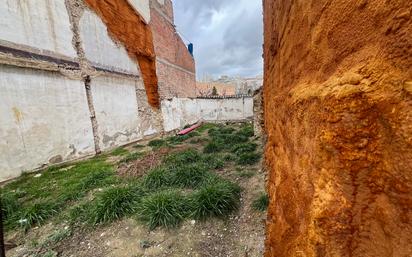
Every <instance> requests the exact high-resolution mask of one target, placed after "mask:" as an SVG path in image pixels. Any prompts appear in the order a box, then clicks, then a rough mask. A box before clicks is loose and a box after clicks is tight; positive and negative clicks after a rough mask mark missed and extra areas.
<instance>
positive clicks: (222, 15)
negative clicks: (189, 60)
mask: <svg viewBox="0 0 412 257" xmlns="http://www.w3.org/2000/svg"><path fill="white" fill-rule="evenodd" d="M174 5H175V22H176V25H177V29H178V31H180V32H181V33H182V34H183V35H184V38H187V40H190V41H191V42H192V43H194V45H195V58H196V65H197V72H198V78H201V77H202V75H203V74H205V73H206V74H210V75H213V76H215V77H218V76H220V75H231V76H236V75H240V76H245V77H246V76H255V75H258V74H261V73H262V67H263V60H262V38H263V29H262V27H263V24H262V23H263V21H262V7H261V1H260V0H197V1H195V0H175V1H174Z"/></svg>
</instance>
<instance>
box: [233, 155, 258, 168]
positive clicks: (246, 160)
mask: <svg viewBox="0 0 412 257" xmlns="http://www.w3.org/2000/svg"><path fill="white" fill-rule="evenodd" d="M260 158H261V156H260V154H258V153H242V154H240V155H239V156H238V160H237V162H236V163H237V164H239V165H253V164H255V163H257V162H258V161H259V160H260Z"/></svg>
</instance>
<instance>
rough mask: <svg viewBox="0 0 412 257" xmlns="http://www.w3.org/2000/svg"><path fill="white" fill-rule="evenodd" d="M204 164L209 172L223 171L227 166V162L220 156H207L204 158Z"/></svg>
mask: <svg viewBox="0 0 412 257" xmlns="http://www.w3.org/2000/svg"><path fill="white" fill-rule="evenodd" d="M202 162H203V163H204V164H205V165H206V166H207V167H208V169H209V170H215V169H221V168H223V167H224V166H225V162H224V161H223V160H222V158H220V156H219V155H218V154H206V155H204V156H203V157H202Z"/></svg>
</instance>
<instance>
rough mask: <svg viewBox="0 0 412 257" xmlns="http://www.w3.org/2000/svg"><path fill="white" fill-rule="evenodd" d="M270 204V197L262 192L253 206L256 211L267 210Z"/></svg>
mask: <svg viewBox="0 0 412 257" xmlns="http://www.w3.org/2000/svg"><path fill="white" fill-rule="evenodd" d="M268 206H269V197H268V195H267V194H266V193H261V194H260V195H259V197H258V198H256V200H254V201H253V203H252V208H253V209H254V210H256V211H266V209H267V208H268Z"/></svg>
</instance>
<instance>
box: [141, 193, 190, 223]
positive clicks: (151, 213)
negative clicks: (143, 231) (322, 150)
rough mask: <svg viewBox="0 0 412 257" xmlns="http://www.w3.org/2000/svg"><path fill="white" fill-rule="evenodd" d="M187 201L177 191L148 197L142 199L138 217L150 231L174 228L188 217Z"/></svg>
mask: <svg viewBox="0 0 412 257" xmlns="http://www.w3.org/2000/svg"><path fill="white" fill-rule="evenodd" d="M186 202H187V200H186V198H185V197H184V196H183V195H182V194H181V193H180V192H179V191H175V190H166V191H160V192H156V193H154V194H151V195H148V196H146V197H145V198H143V199H142V202H141V204H140V206H139V213H138V217H139V218H140V219H141V220H142V221H144V222H146V224H147V225H148V226H149V228H150V229H154V228H156V227H158V226H162V227H166V228H172V227H175V226H177V225H179V224H180V222H182V221H183V220H184V219H185V218H186V217H187V213H188V210H187V206H188V205H187V203H186Z"/></svg>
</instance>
